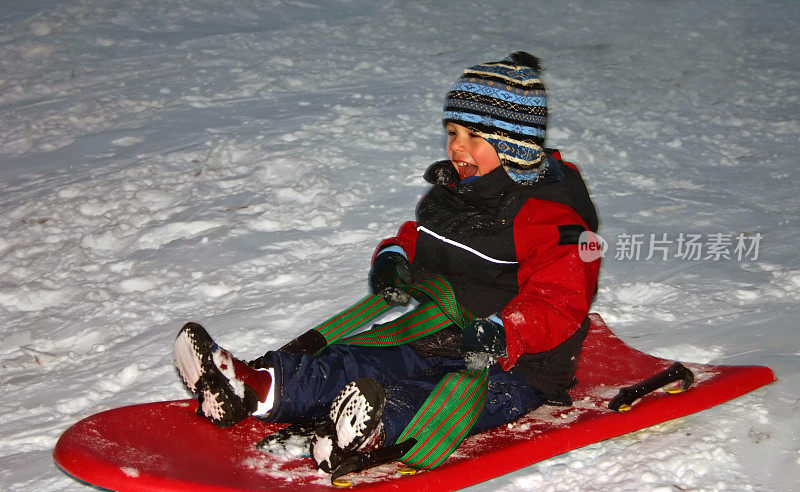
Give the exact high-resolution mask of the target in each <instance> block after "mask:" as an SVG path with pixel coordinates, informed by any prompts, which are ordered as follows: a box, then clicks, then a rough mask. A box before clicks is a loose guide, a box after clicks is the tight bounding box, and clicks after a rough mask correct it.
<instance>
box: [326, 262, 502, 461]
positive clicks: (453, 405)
mask: <svg viewBox="0 0 800 492" xmlns="http://www.w3.org/2000/svg"><path fill="white" fill-rule="evenodd" d="M400 288H402V289H403V290H406V291H407V292H408V293H409V294H411V295H412V296H414V297H415V298H417V299H418V300H420V301H421V302H420V305H419V306H418V307H417V308H416V309H414V310H412V311H410V312H408V313H406V314H403V315H402V316H400V317H398V318H397V319H395V320H393V321H390V322H387V323H382V324H376V325H375V326H373V327H372V328H371V329H370V330H368V331H365V332H362V333H359V334H356V335H352V336H349V337H348V336H347V335H348V334H349V333H350V332H352V331H353V330H355V329H356V328H358V327H360V326H362V325H364V324H365V323H366V322H367V321H369V320H371V319H373V318H375V317H377V316H378V315H380V314H381V313H383V312H385V311H386V310H388V309H389V308H390V306H389V305H388V304H387V303H386V302H385V301H384V300H383V299H382V298H381V296H378V295H370V296H367V297H365V298H364V299H362V300H361V301H359V302H358V303H356V304H355V305H353V306H352V307H351V308H349V309H347V310H345V311H342V312H341V313H339V314H337V315H336V316H334V317H333V318H331V319H329V320H328V321H325V322H324V323H321V324H320V325H318V326H316V327H314V330H316V331H318V332H319V333H320V334H322V336H324V337H325V340H327V342H328V344H331V343H337V344H347V345H365V346H371V347H390V346H396V345H402V344H405V343H408V342H411V341H413V340H417V339H419V338H422V337H425V336H428V335H430V334H432V333H436V332H437V331H439V330H441V329H442V328H444V327H446V326H449V325H450V324H455V325H456V326H458V327H459V328H462V329H463V328H464V327H465V326H466V325H467V324H469V323H470V322H471V321H473V320H474V319H475V315H474V314H473V313H472V312H471V311H469V309H467V308H465V307H463V306H462V305H460V304H459V303H458V302H457V301H456V298H455V295H454V294H453V289H452V287H451V286H450V283H449V282H448V281H447V280H445V279H444V278H441V277H437V278H433V279H430V280H424V281H422V282H419V283H418V284H408V285H402V286H400ZM487 376H488V369H482V370H479V371H469V370H463V371H458V372H452V373H449V374H446V375H445V376H444V377H443V378H442V379H441V380H440V381H439V383H438V384H437V385H436V387H435V388H434V389H433V391H432V392H431V394H430V396H429V397H428V399H427V400H426V401H425V403H424V404H423V405H422V407H420V409H419V411H417V414H416V415H415V416H414V418H413V419H411V422H410V423H409V424H408V426H407V427H406V429H405V430H404V431H403V433H402V434H401V435H400V438H399V439H398V440H397V443H400V442H403V441H405V440H407V439H410V438H413V439H414V440H415V441H416V444H415V445H414V446H413V447H412V448H411V449H410V450H409V451H408V452H406V454H405V455H403V457H402V458H401V460H400V461H402V462H404V463H406V464H407V465H408V466H411V467H414V468H434V467H436V466H438V465H440V464H441V463H442V462H443V461H444V460H445V459H446V458H447V457H448V456H450V454H451V453H452V452H453V451H454V450H455V449H456V448H457V447H458V445H459V444H461V441H463V440H464V438H465V437H466V436H467V434H468V433H469V431H470V429H471V428H472V426H473V424H474V423H475V420H476V419H477V418H478V416H479V415H480V412H481V410H483V404H484V402H485V400H486V388H487V379H488V378H487Z"/></svg>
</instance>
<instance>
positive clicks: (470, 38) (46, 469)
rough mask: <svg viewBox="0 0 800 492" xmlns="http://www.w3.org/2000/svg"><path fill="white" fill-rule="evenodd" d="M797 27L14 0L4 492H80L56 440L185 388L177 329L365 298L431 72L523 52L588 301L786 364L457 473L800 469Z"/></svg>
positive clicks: (747, 486)
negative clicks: (566, 185) (574, 231)
mask: <svg viewBox="0 0 800 492" xmlns="http://www.w3.org/2000/svg"><path fill="white" fill-rule="evenodd" d="M521 6H524V7H521ZM799 24H800V4H796V3H792V2H778V1H770V0H751V1H743V0H728V1H722V0H709V1H705V2H689V1H685V0H671V1H656V0H647V1H640V2H625V1H622V0H612V1H610V2H606V3H603V4H602V7H601V6H600V5H599V4H597V3H596V2H586V1H578V0H568V1H566V2H557V3H555V2H554V3H552V4H546V5H543V4H539V3H538V2H496V3H487V2H476V1H461V2H451V1H440V2H435V1H431V0H409V1H385V2H371V1H366V0H337V1H320V2H300V1H286V2H283V1H278V0H272V1H270V0H267V1H252V0H215V1H213V2H212V1H206V0H193V1H188V0H175V1H172V2H158V1H154V0H131V1H125V2H121V1H101V0H65V1H61V2H44V1H30V0H27V1H21V0H10V1H6V2H4V5H3V12H2V14H0V26H2V28H1V29H0V43H2V46H3V49H2V50H0V231H2V234H0V381H2V382H1V383H0V393H1V394H2V399H1V400H0V401H1V402H2V403H0V409H2V414H3V417H4V418H3V419H2V421H1V422H0V489H2V490H11V491H13V490H42V491H51V490H53V491H54V490H78V489H81V486H80V485H79V484H78V483H77V482H75V481H73V480H71V479H70V478H68V477H67V476H65V475H64V474H63V473H61V472H60V471H59V470H58V469H57V468H56V467H55V465H54V464H53V462H52V458H51V452H52V448H53V445H54V444H55V442H56V440H57V438H58V436H59V435H60V434H61V433H62V432H63V431H64V430H65V429H66V428H67V427H68V426H70V425H71V424H72V423H74V422H76V421H77V420H79V419H81V418H83V417H85V416H88V415H90V414H93V413H96V412H99V411H102V410H105V409H109V408H113V407H118V406H123V405H129V404H134V403H140V402H145V401H155V400H165V399H179V398H185V397H187V396H188V394H187V392H186V390H185V389H184V388H183V387H182V386H181V384H180V382H179V380H178V377H177V375H176V374H175V371H174V369H173V367H172V362H171V360H172V356H171V343H172V340H173V338H174V336H175V335H176V334H177V331H178V329H179V328H180V326H181V325H182V324H183V323H184V322H185V321H187V320H196V321H199V322H201V323H203V324H204V325H205V326H206V327H207V328H208V329H209V330H210V331H211V333H212V334H213V335H214V336H215V337H217V338H218V339H219V341H220V342H221V343H222V344H223V345H224V346H225V347H226V348H228V349H230V350H232V351H233V352H234V353H236V354H239V355H240V356H242V357H244V358H253V357H255V356H257V355H260V354H261V353H262V352H263V351H265V350H266V349H268V348H275V347H278V346H280V345H282V344H283V343H285V342H286V341H288V340H289V339H291V338H292V337H293V336H294V335H296V334H298V333H301V332H302V331H305V330H306V329H307V328H309V327H310V326H312V325H313V324H314V323H315V322H318V321H321V320H322V319H324V318H326V317H328V316H330V315H331V314H333V313H335V312H338V311H339V310H341V309H342V308H344V307H345V306H347V305H349V304H350V303H352V302H353V301H355V300H356V299H358V298H360V297H361V296H362V295H364V294H365V293H366V291H367V286H366V274H367V271H368V267H369V258H370V255H371V253H372V250H373V248H374V246H375V245H376V243H377V242H378V241H379V240H380V239H381V238H383V237H385V236H387V235H390V234H392V233H394V232H395V230H396V228H397V227H398V226H399V224H400V223H401V222H402V221H404V220H407V219H409V218H410V217H412V214H413V209H414V204H415V203H416V201H417V199H418V197H419V196H420V194H421V193H423V192H424V190H425V189H426V186H425V183H424V182H423V180H422V178H421V173H422V171H423V170H424V168H425V167H426V166H427V165H428V164H429V163H430V162H432V161H433V160H436V159H440V158H442V157H443V155H444V152H443V149H442V144H443V142H444V137H443V132H442V130H441V123H440V117H441V115H440V112H441V103H442V98H443V95H444V93H445V92H446V91H447V89H448V88H449V86H450V84H451V83H452V82H453V81H454V80H455V77H456V76H457V75H458V73H459V72H460V70H461V69H462V68H464V67H465V66H466V65H467V64H471V63H477V62H482V61H489V60H495V59H498V58H499V57H501V56H504V55H505V54H507V53H509V52H511V51H513V50H517V49H524V50H527V51H530V52H532V53H534V54H537V55H538V56H540V57H541V58H542V59H543V62H544V65H545V66H546V68H547V72H546V74H545V82H546V83H547V84H548V86H549V89H550V93H549V95H550V98H549V106H550V108H551V118H550V125H549V137H548V138H549V140H548V142H549V145H550V146H552V147H558V148H560V149H562V151H563V154H564V157H565V158H566V159H568V160H571V161H573V162H575V163H576V164H577V165H578V166H580V168H581V169H582V171H583V174H584V176H585V178H586V180H587V182H588V183H589V186H590V189H591V192H592V194H593V196H594V198H595V200H596V203H597V205H598V208H599V212H600V216H601V220H602V225H601V230H600V234H601V236H602V237H603V238H604V239H605V240H606V241H607V242H608V245H609V250H608V251H607V252H606V260H605V263H604V266H603V270H602V272H601V279H600V291H599V293H598V296H597V299H596V301H595V303H594V306H593V310H594V311H597V312H599V313H601V314H602V315H603V317H604V318H605V319H606V321H607V322H608V323H609V325H610V326H611V328H612V329H613V330H614V331H615V332H616V333H617V334H618V335H619V336H620V337H621V338H623V339H624V340H626V341H627V342H628V343H630V344H632V345H633V346H635V347H636V348H638V349H640V350H643V351H646V352H649V353H655V354H657V355H660V356H665V357H670V358H675V359H680V360H686V361H694V362H712V363H724V364H758V365H768V366H770V367H771V368H772V369H773V370H774V371H775V373H776V375H777V376H778V379H779V380H778V382H776V383H774V384H772V385H769V386H768V387H765V388H763V389H760V390H758V391H756V392H754V393H752V394H749V395H746V396H744V397H742V398H739V399H736V400H734V401H731V402H729V403H726V404H723V405H720V406H717V407H714V408H712V409H709V410H706V411H704V412H701V413H698V414H695V415H692V416H688V417H685V418H682V419H678V420H676V421H672V422H668V423H665V424H662V425H659V426H656V427H653V428H650V429H646V430H642V431H639V432H636V433H633V434H629V435H626V436H623V437H620V438H617V439H613V440H609V441H606V442H601V443H597V444H594V445H591V446H587V447H585V448H582V449H579V450H576V451H574V452H571V453H569V454H566V455H562V456H558V457H555V458H552V459H549V460H546V461H544V462H541V463H538V464H536V465H533V466H530V467H528V468H525V469H523V470H520V471H517V472H514V473H512V474H509V475H506V476H503V477H500V478H498V479H495V480H493V481H491V482H488V483H485V484H481V485H479V486H476V487H475V488H474V489H475V490H508V491H511V490H519V489H530V490H532V489H541V490H641V489H651V490H664V491H666V490H793V489H794V490H797V484H796V483H795V482H796V477H798V476H800V435H799V434H800V432H798V431H799V430H800V426H798V423H797V422H798V419H797V416H798V411H800V403H799V400H798V394H800V364H798V362H799V361H798V359H800V351H799V350H798V346H800V343H798V342H800V335H798V331H797V328H796V325H797V321H796V320H797V319H798V316H799V315H800V309H798V301H800V262H799V261H798V254H797V243H798V238H799V237H798V234H797V232H796V231H797V228H798V226H800V215H799V214H798V213H797V210H798V208H800V198H798V194H797V190H796V183H797V182H798V179H800V170H798V166H797V157H796V156H797V155H798V153H800V139H798V135H800V123H799V122H798V119H797V115H798V113H800V111H798V110H799V109H800V104H799V101H800V99H799V98H798V88H800V73H798V72H800V60H798V58H797V52H798V49H800V25H799ZM682 235H683V236H682ZM689 235H695V236H697V237H698V238H699V239H698V240H697V241H696V242H695V244H700V245H701V246H702V247H703V250H702V251H701V252H700V253H701V254H700V255H699V256H700V257H699V258H697V259H694V256H693V255H690V254H686V253H687V251H683V250H681V249H680V248H682V247H683V246H685V244H684V243H680V241H679V238H683V239H686V238H688V237H689ZM759 235H760V236H759ZM737 237H742V238H743V240H747V241H749V242H747V243H746V244H745V245H750V246H752V242H753V240H754V238H756V237H758V238H760V242H759V243H758V246H759V247H758V249H757V255H756V254H755V253H756V251H752V250H751V251H750V252H749V254H744V255H737V254H736V252H735V247H736V244H737V239H736V238H737ZM632 239H639V240H641V251H640V254H639V255H636V254H635V253H636V251H633V250H631V249H628V248H626V247H625V241H628V240H632ZM659 241H661V242H659ZM681 241H682V240H681ZM715 244H716V253H715V250H714V245H715ZM651 248H652V250H651ZM659 248H660V249H659ZM720 250H721V251H720ZM665 251H666V253H665ZM744 252H745V253H746V251H744ZM650 253H653V254H650ZM720 253H727V254H720ZM740 253H743V252H741V251H740ZM665 255H666V258H665ZM648 256H649V257H650V258H649V259H647V258H648ZM129 472H130V473H131V474H135V473H137V471H136V470H129Z"/></svg>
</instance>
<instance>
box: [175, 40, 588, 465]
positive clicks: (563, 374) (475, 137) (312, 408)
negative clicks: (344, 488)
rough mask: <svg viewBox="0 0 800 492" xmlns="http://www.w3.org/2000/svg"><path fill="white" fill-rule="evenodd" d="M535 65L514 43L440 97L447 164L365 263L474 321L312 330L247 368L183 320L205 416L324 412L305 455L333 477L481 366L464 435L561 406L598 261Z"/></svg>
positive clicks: (182, 366) (188, 362) (398, 298)
mask: <svg viewBox="0 0 800 492" xmlns="http://www.w3.org/2000/svg"><path fill="white" fill-rule="evenodd" d="M540 74H541V67H540V66H539V60H538V59H537V58H535V57H533V56H531V55H529V54H527V53H524V52H516V53H512V54H511V55H509V56H508V57H507V58H505V59H504V60H502V61H500V62H491V63H485V64H481V65H477V66H474V67H470V68H468V69H466V70H465V71H464V72H463V74H462V75H461V77H460V78H459V79H458V81H457V82H456V84H455V85H454V86H453V88H452V90H451V91H450V92H448V94H447V96H446V99H445V107H444V118H443V122H444V125H445V130H446V132H447V148H446V150H447V157H448V160H446V161H439V162H436V163H434V164H432V165H431V166H430V167H429V168H428V170H427V171H426V173H425V179H426V180H427V181H428V182H430V183H431V184H432V185H433V186H432V188H431V189H430V191H429V192H428V193H427V194H426V195H425V196H424V197H423V198H422V199H421V200H420V202H419V204H418V206H417V213H416V221H414V222H406V223H405V224H403V225H402V226H401V227H400V230H399V232H398V234H397V236H395V237H393V238H390V239H386V240H384V241H383V242H381V243H380V245H379V246H378V248H377V250H376V253H375V255H374V256H373V264H372V269H371V271H370V275H369V282H370V286H371V288H372V290H373V292H374V293H376V294H380V295H381V296H382V297H383V298H384V299H385V300H386V301H387V302H388V303H389V304H391V305H401V304H405V303H407V302H408V294H407V293H406V292H405V291H403V290H401V289H400V288H398V285H400V284H402V283H410V282H413V281H416V282H418V281H420V280H424V279H429V278H433V277H444V278H446V279H447V280H448V281H449V282H450V284H451V285H452V288H453V291H454V293H455V297H456V299H457V300H458V301H459V302H460V303H461V305H463V306H465V307H467V308H469V309H470V310H471V311H472V312H473V313H475V314H476V315H477V316H478V319H477V320H476V321H474V322H472V323H470V324H469V325H468V326H467V327H465V328H464V329H463V331H462V330H460V329H458V328H456V327H455V326H451V327H448V328H445V329H443V330H441V331H438V332H436V333H435V334H433V335H430V336H427V337H424V338H421V339H419V340H416V341H414V342H411V343H409V344H407V345H401V346H397V347H390V348H373V347H359V346H342V345H332V346H329V347H327V348H325V349H324V350H322V351H321V352H320V353H318V354H317V355H313V354H315V353H317V352H318V350H320V349H322V348H323V347H324V346H325V340H324V339H321V338H322V337H321V336H320V335H319V333H318V332H315V331H313V330H311V331H309V332H307V333H305V334H303V335H301V336H300V337H298V338H297V339H295V340H294V341H292V342H290V343H289V344H288V345H286V346H285V347H283V348H281V349H279V350H277V351H271V352H267V354H265V355H264V356H262V357H260V358H258V359H256V360H255V361H252V362H250V363H249V364H245V363H243V362H241V361H239V360H237V359H235V358H234V357H232V356H231V355H230V354H228V353H227V352H226V351H225V350H223V349H222V348H220V347H219V346H218V345H216V344H215V343H214V342H213V340H212V339H211V337H210V336H209V335H208V334H207V333H206V332H205V330H203V328H202V327H200V326H199V325H197V324H195V323H189V324H187V325H186V326H185V327H184V328H183V329H182V330H181V332H180V333H179V335H178V337H177V338H176V341H175V348H174V354H175V363H176V366H177V367H178V370H179V372H180V374H181V377H182V379H183V380H184V382H186V384H187V386H188V387H189V389H190V390H191V391H192V392H196V393H198V394H199V396H200V403H201V409H202V411H203V413H204V414H205V415H206V416H207V417H208V418H209V419H211V420H212V422H214V423H215V424H217V425H220V426H227V425H233V424H235V423H236V422H238V421H239V420H241V419H243V418H245V417H247V416H249V415H256V416H258V417H260V418H263V419H266V420H269V421H274V422H309V421H316V420H319V419H323V418H327V424H326V426H323V427H320V429H319V430H318V431H317V433H316V435H315V437H314V438H313V442H312V455H313V458H314V460H315V461H316V463H317V464H318V466H319V467H320V468H321V469H322V470H324V471H326V472H331V471H332V470H335V469H336V467H337V465H338V463H339V462H340V460H341V457H342V456H343V455H345V454H346V453H350V452H352V451H354V450H363V449H366V448H368V447H376V446H383V445H389V444H392V443H394V442H395V440H396V439H397V438H398V437H399V436H400V434H401V433H402V432H403V430H404V429H405V427H406V425H407V424H408V423H409V422H410V421H411V419H412V418H413V417H414V415H415V413H416V412H417V410H418V409H419V408H420V406H421V405H422V403H423V402H424V401H425V399H426V398H427V397H428V395H429V394H430V392H431V390H432V389H433V388H434V386H435V385H436V383H437V382H438V381H439V380H440V379H441V378H442V376H443V375H445V374H447V373H450V372H454V371H459V370H463V369H465V368H469V369H476V368H481V367H488V368H489V384H488V394H487V398H486V403H485V406H484V408H483V410H482V412H481V414H480V416H479V417H478V419H477V421H476V423H475V425H474V426H473V427H472V429H471V431H470V432H471V433H477V432H481V431H483V430H486V429H489V428H492V427H496V426H499V425H503V424H506V423H508V422H511V421H513V420H515V419H517V418H519V417H520V416H522V415H524V414H526V413H527V412H529V411H531V410H532V409H534V408H536V407H538V406H540V405H542V404H544V403H548V402H549V403H555V404H562V405H569V404H571V399H570V397H569V395H568V394H567V390H568V389H569V388H570V387H571V385H572V384H574V378H573V375H574V371H575V368H576V366H577V358H578V355H579V353H580V349H581V344H582V342H583V339H584V337H585V336H586V332H587V330H588V320H587V319H586V315H587V313H588V310H589V305H590V303H591V299H592V297H593V295H594V292H595V288H596V282H597V274H598V268H599V260H595V261H593V262H590V263H586V262H583V261H582V260H581V259H580V257H579V254H578V246H577V243H578V237H579V236H580V234H581V233H582V232H584V231H586V230H591V231H596V230H597V225H598V223H597V216H596V214H595V209H594V206H593V204H592V201H591V199H590V198H589V194H588V192H587V191H586V187H585V186H584V184H583V181H582V179H581V177H580V174H579V173H578V171H577V169H576V168H575V167H574V166H572V165H571V164H569V163H565V162H563V161H561V159H560V154H559V153H558V152H556V151H548V150H546V149H545V148H544V147H543V145H544V140H545V131H546V124H547V104H546V96H545V88H544V85H543V84H542V82H541V79H540Z"/></svg>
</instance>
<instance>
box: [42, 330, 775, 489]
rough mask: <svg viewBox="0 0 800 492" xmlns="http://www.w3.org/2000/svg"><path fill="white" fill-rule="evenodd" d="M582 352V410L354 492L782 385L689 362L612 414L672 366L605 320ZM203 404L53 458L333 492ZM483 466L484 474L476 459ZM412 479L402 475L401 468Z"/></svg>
mask: <svg viewBox="0 0 800 492" xmlns="http://www.w3.org/2000/svg"><path fill="white" fill-rule="evenodd" d="M591 320H592V326H591V329H590V331H589V335H588V337H587V338H586V342H585V344H584V349H583V354H582V356H581V361H580V366H579V367H578V373H577V377H578V380H579V383H578V385H577V386H576V387H575V388H573V389H572V390H571V391H570V393H571V395H572V397H573V399H574V400H575V404H574V405H573V406H572V407H547V406H546V407H542V408H539V409H537V410H535V411H533V412H531V413H530V414H528V415H526V416H525V417H523V418H522V419H520V420H518V421H517V422H515V423H514V424H513V425H511V426H507V427H502V428H498V429H494V430H492V431H489V432H486V433H483V434H480V435H477V436H472V437H470V438H468V439H466V440H465V441H464V443H463V444H462V445H461V447H459V449H458V450H456V452H455V453H453V455H452V456H450V457H449V458H448V459H447V461H445V463H444V464H442V465H441V466H439V467H438V468H435V469H433V470H427V471H421V472H419V473H416V474H412V475H403V474H400V473H397V471H398V469H399V466H398V465H399V464H397V463H395V464H392V465H383V466H380V467H377V468H373V469H371V470H368V471H366V472H362V473H360V474H357V475H350V476H348V478H349V479H351V480H352V482H353V485H352V488H353V489H370V490H396V489H400V488H402V490H404V491H405V490H425V491H428V490H453V489H458V488H462V487H466V486H469V485H473V484H476V483H479V482H482V481H485V480H488V479H491V478H494V477H497V476H499V475H502V474H504V473H508V472H511V471H514V470H517V469H519V468H522V467H525V466H528V465H530V464H533V463H536V462H537V461H541V460H543V459H546V458H549V457H552V456H555V455H558V454H561V453H564V452H566V451H569V450H571V449H575V448H578V447H581V446H585V445H587V444H591V443H594V442H597V441H601V440H604V439H608V438H610V437H614V436H618V435H620V434H624V433H626V432H631V431H634V430H637V429H642V428H644V427H648V426H651V425H654V424H657V423H660V422H664V421H666V420H670V419H674V418H677V417H681V416H684V415H688V414H690V413H694V412H697V411H700V410H703V409H706V408H709V407H712V406H714V405H717V404H719V403H722V402H725V401H727V400H730V399H732V398H735V397H737V396H740V395H743V394H745V393H747V392H749V391H752V390H754V389H756V388H758V387H761V386H763V385H765V384H769V383H771V382H772V381H774V380H775V376H774V375H773V373H772V371H771V370H770V369H769V368H767V367H761V366H715V365H703V364H685V365H686V367H688V368H689V369H691V370H692V371H693V372H694V375H695V383H694V386H692V387H691V388H690V389H689V390H687V391H685V392H682V393H679V394H668V393H664V392H659V393H653V394H650V395H647V396H645V397H644V398H643V399H642V400H641V401H640V402H639V403H638V404H636V405H635V406H634V407H633V408H632V409H631V410H629V411H627V412H622V413H617V412H614V411H611V410H609V409H608V402H609V400H610V399H611V398H613V397H614V396H615V395H616V394H617V392H618V391H619V389H620V388H621V387H625V386H629V385H631V384H633V383H636V382H639V381H641V380H642V379H645V378H647V377H648V376H651V375H652V374H654V373H657V372H659V371H662V370H663V369H665V368H667V367H668V366H670V364H671V363H672V362H671V361H668V360H664V359H659V358H657V357H653V356H651V355H647V354H644V353H642V352H639V351H637V350H634V349H632V348H631V347H629V346H627V345H625V343H623V342H622V341H621V340H620V339H619V338H617V337H616V336H614V334H613V333H611V331H610V330H609V329H608V327H607V326H606V324H605V323H604V322H603V320H602V319H601V318H600V316H598V315H596V314H593V315H591ZM195 408H196V403H195V401H194V400H185V401H174V402H158V403H149V404H144V405H135V406H131V407H123V408H118V409H115V410H109V411H106V412H103V413H99V414H96V415H93V416H91V417H88V418H86V419H84V420H81V421H80V422H78V423H77V424H75V425H73V426H72V427H70V428H69V429H68V430H67V431H66V432H64V434H63V435H62V436H61V438H60V439H59V441H58V443H57V444H56V447H55V451H54V453H53V454H54V458H55V461H56V463H57V464H58V466H59V467H61V469H62V470H64V471H65V472H66V473H68V474H69V475H72V476H73V477H75V478H77V479H78V480H80V481H83V482H86V483H89V484H92V485H95V486H99V487H102V488H106V489H111V490H118V491H142V490H162V491H175V490H192V491H223V490H235V491H242V490H287V489H295V490H331V489H334V488H333V487H332V486H331V485H330V481H329V477H328V475H325V474H323V473H322V472H319V471H317V470H315V467H314V464H313V462H312V460H311V459H310V458H302V457H285V456H277V455H271V454H266V453H263V452H260V451H258V450H256V449H255V447H254V444H255V443H257V442H258V441H259V440H261V439H262V438H263V437H264V436H265V435H267V434H269V433H271V432H274V431H275V430H277V429H279V428H280V427H281V425H278V424H265V423H262V422H259V421H257V420H256V419H254V418H250V419H247V420H245V421H244V422H242V423H240V424H238V425H236V426H235V427H233V428H229V429H219V428H217V427H214V426H213V425H212V424H211V423H209V422H208V421H207V420H206V419H204V418H201V417H198V416H197V415H196V414H195ZM477 459H480V466H475V460H477ZM401 470H402V469H401Z"/></svg>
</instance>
